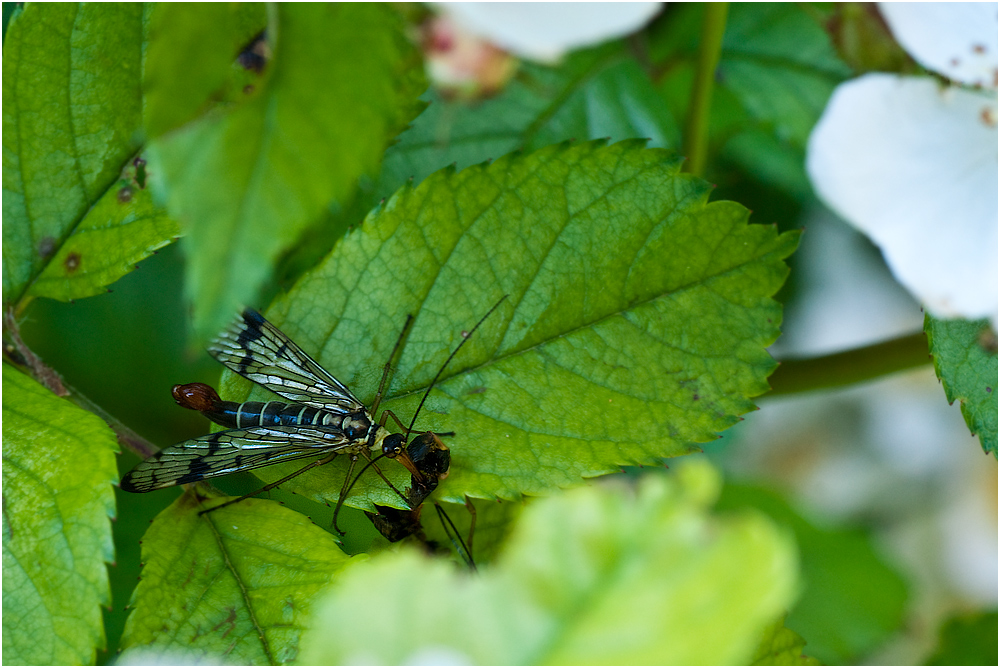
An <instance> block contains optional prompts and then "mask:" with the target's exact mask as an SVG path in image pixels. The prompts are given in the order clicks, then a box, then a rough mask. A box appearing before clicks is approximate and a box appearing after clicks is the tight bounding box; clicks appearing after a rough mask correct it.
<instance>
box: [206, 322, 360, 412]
mask: <svg viewBox="0 0 1000 668" xmlns="http://www.w3.org/2000/svg"><path fill="white" fill-rule="evenodd" d="M208 352H209V354H211V355H212V357H214V358H215V359H217V360H218V361H219V362H221V363H223V364H225V365H226V366H227V367H229V368H230V369H232V370H233V371H235V372H236V373H238V374H240V375H241V376H243V377H244V378H248V379H249V380H252V381H253V382H255V383H257V384H258V385H263V386H264V387H266V388H267V389H269V390H271V391H272V392H274V393H275V394H277V395H279V396H282V397H284V398H285V399H288V400H289V401H291V402H293V403H297V404H305V405H307V406H311V407H313V408H319V409H321V410H325V411H329V412H331V413H351V412H354V411H356V410H359V409H362V408H364V404H362V403H361V402H360V401H358V399H357V398H356V397H355V396H354V395H353V394H351V391H350V390H348V389H347V387H345V386H344V384H343V383H341V382H340V381H339V380H337V379H336V378H334V377H333V376H331V375H330V373H329V372H328V371H327V370H326V369H324V368H323V367H321V366H320V365H319V363H318V362H316V360H314V359H313V358H312V357H310V356H309V355H307V354H306V353H305V352H303V350H302V349H301V348H299V347H298V346H297V345H296V344H295V342H294V341H292V340H291V339H289V338H288V337H287V336H285V335H284V334H283V333H282V332H281V330H279V329H278V328H277V327H275V326H274V325H272V324H271V323H269V322H268V321H267V320H265V319H264V316H262V315H261V314H260V313H257V312H256V311H254V310H253V309H246V310H245V311H243V313H242V315H240V317H238V318H236V320H234V321H233V323H232V324H231V325H230V326H229V328H228V329H227V330H226V331H225V332H223V333H222V334H220V335H219V337H218V338H217V339H216V340H215V341H213V342H212V345H211V346H209V348H208Z"/></svg>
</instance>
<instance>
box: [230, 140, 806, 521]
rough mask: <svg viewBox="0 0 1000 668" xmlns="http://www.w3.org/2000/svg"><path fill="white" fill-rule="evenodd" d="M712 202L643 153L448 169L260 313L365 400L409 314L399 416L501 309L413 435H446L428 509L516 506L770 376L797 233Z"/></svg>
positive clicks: (638, 149) (541, 157)
mask: <svg viewBox="0 0 1000 668" xmlns="http://www.w3.org/2000/svg"><path fill="white" fill-rule="evenodd" d="M709 191H710V188H709V185H708V184H707V183H705V182H704V181H701V180H699V179H697V178H695V177H692V176H690V175H688V174H683V173H681V172H680V161H679V160H678V159H677V158H676V157H674V156H673V155H672V154H669V153H667V152H665V151H662V150H650V149H644V148H642V146H641V142H634V141H633V142H622V143H619V144H615V145H614V146H610V147H605V146H603V145H602V144H601V143H599V142H596V143H588V144H584V145H581V146H573V147H567V146H552V147H549V148H547V149H544V150H542V151H539V152H537V153H535V154H532V155H529V156H519V155H510V156H507V157H504V158H502V159H501V160H498V161H497V162H495V163H493V164H491V165H478V166H475V167H471V168H469V169H466V170H464V171H462V172H460V173H454V172H452V171H450V170H445V171H442V172H439V173H437V174H435V175H434V176H432V177H431V178H429V179H427V180H426V181H424V183H422V184H421V185H420V186H419V187H418V188H416V189H411V188H404V189H403V190H401V191H400V192H398V193H397V194H396V195H394V196H393V197H392V199H390V200H389V201H388V202H387V203H386V204H385V206H383V207H382V208H380V209H379V210H377V211H375V212H373V213H372V214H371V215H370V216H369V217H368V219H367V220H366V222H365V224H364V225H363V226H362V227H361V228H360V229H358V230H356V231H354V232H353V233H350V234H348V235H347V236H346V237H345V238H344V239H343V240H342V241H341V242H340V243H339V244H338V245H337V247H336V248H335V249H334V251H333V253H331V254H330V256H329V257H328V258H327V259H326V261H324V262H323V263H322V264H321V265H320V266H318V267H317V268H316V269H315V270H314V271H313V272H311V273H309V274H307V275H306V276H305V277H304V278H303V279H302V280H301V281H300V282H299V283H298V284H297V285H296V286H295V288H294V289H293V290H291V291H290V292H289V293H288V294H287V295H286V296H285V297H284V298H282V299H281V300H279V301H278V302H276V303H275V305H274V306H273V307H272V309H271V310H270V312H269V314H270V317H271V318H273V320H274V322H275V323H276V324H277V325H278V326H280V327H282V328H283V329H284V331H285V332H286V333H287V334H288V335H289V336H290V337H291V338H292V339H293V340H295V341H296V342H297V343H299V345H300V346H302V347H303V348H304V349H305V350H306V351H307V352H309V353H311V354H313V355H315V356H316V358H317V359H318V360H319V361H320V363H321V364H323V366H324V367H325V368H327V369H328V370H329V371H331V372H332V373H333V374H335V375H336V376H338V377H339V378H340V379H341V380H342V381H344V382H346V383H347V384H348V385H349V387H351V388H352V390H353V391H354V392H355V393H356V395H357V396H358V397H359V398H360V399H361V400H362V401H365V402H366V405H370V404H369V403H367V402H370V401H371V400H372V398H373V396H374V394H375V390H376V386H377V384H378V380H379V370H380V369H381V368H382V366H383V364H384V363H385V362H386V360H387V359H388V358H389V353H390V351H391V350H392V347H393V344H394V343H395V341H396V339H397V337H398V335H399V332H400V330H401V329H402V327H403V324H404V322H405V320H406V316H407V314H413V315H414V316H415V321H414V325H413V329H412V331H411V333H410V334H409V337H408V339H407V342H406V345H405V347H404V349H403V351H402V354H401V357H400V360H399V364H398V367H397V368H396V371H395V375H394V379H393V382H392V385H391V390H390V392H389V394H388V397H389V399H388V401H387V402H385V404H384V407H385V408H389V409H391V410H392V411H393V412H394V413H395V414H397V415H399V416H402V417H405V418H409V417H410V416H412V415H413V412H414V411H415V410H416V408H417V404H418V403H419V401H420V397H421V395H422V393H423V392H424V390H425V389H426V388H427V386H428V385H429V383H430V382H431V379H432V378H433V377H434V375H435V374H436V373H437V372H438V370H439V369H440V368H441V366H442V364H443V363H444V361H445V359H446V358H447V357H448V354H449V351H450V350H453V349H454V348H455V346H456V345H457V344H458V342H459V341H461V340H463V339H462V335H461V332H462V331H463V330H468V329H470V328H471V327H472V325H473V324H474V323H475V322H476V321H477V320H479V319H480V318H481V317H482V316H483V314H484V313H486V311H487V310H488V309H489V308H490V307H491V306H492V305H493V304H494V303H496V302H497V300H498V299H499V298H500V297H501V296H503V295H508V298H507V300H506V301H505V302H504V303H503V304H502V305H501V306H500V308H499V309H498V310H497V312H496V313H494V314H493V315H492V316H491V317H490V318H489V319H488V320H487V321H486V322H485V323H484V325H483V326H482V328H481V329H480V330H479V331H478V332H476V335H475V336H474V337H472V338H471V339H469V340H468V342H467V344H466V345H465V346H464V347H463V349H462V351H461V352H460V354H459V355H458V356H457V357H456V358H455V359H454V360H453V361H452V362H451V364H450V365H449V366H448V368H447V369H446V370H445V372H444V374H443V375H442V376H441V380H440V382H439V383H438V385H437V386H436V387H435V388H434V391H433V392H432V393H431V394H430V396H429V398H428V400H427V403H426V405H425V406H424V409H423V412H422V413H421V414H420V419H419V420H418V422H417V425H416V427H417V429H420V430H426V429H432V430H435V431H441V432H444V431H454V432H456V433H457V435H456V436H455V437H453V438H449V440H448V444H449V446H450V447H451V452H452V474H451V476H450V477H449V478H448V479H447V480H446V481H445V482H444V483H443V484H442V486H441V488H440V498H444V499H448V500H452V501H459V502H461V501H464V497H465V495H469V496H472V497H475V498H502V499H517V498H520V496H521V495H522V494H542V493H546V492H550V491H552V490H554V489H556V488H559V487H566V486H570V485H575V484H579V483H580V482H581V479H582V478H584V477H593V476H598V475H603V474H606V473H610V472H613V471H615V470H617V469H618V468H619V467H620V466H622V465H631V464H657V463H659V462H660V458H661V457H674V456H677V455H682V454H686V453H689V452H692V451H694V450H697V446H696V445H694V443H698V442H706V441H710V440H714V439H716V438H718V436H717V432H718V431H720V430H723V429H726V428H727V427H729V426H731V425H733V424H734V423H735V422H736V421H737V419H738V418H737V417H736V416H737V415H739V414H741V413H745V412H747V411H749V410H752V409H753V403H752V402H751V401H750V400H749V398H748V397H751V396H755V395H758V394H761V393H763V392H765V391H767V389H768V386H767V383H766V380H765V379H766V377H767V375H768V374H769V373H771V372H772V371H773V369H774V367H775V363H774V361H773V360H772V359H771V357H770V356H769V355H768V354H767V352H766V351H765V348H766V346H768V345H769V344H770V343H772V342H773V341H774V339H775V338H776V337H777V336H778V326H779V324H780V322H781V309H780V306H779V305H778V304H777V303H775V302H774V301H773V300H772V299H771V298H770V295H772V294H773V293H774V291H775V290H777V288H778V287H779V286H780V285H781V283H782V281H783V280H784V278H785V275H786V274H787V267H786V266H785V264H784V262H782V259H783V258H785V257H786V256H788V255H789V254H790V253H791V252H792V251H793V250H794V248H795V244H796V243H797V238H798V236H797V234H785V235H778V234H777V233H776V231H775V229H774V228H773V227H769V226H768V227H765V226H759V225H747V224H746V220H747V211H746V209H744V208H743V207H741V206H740V205H738V204H736V203H734V202H716V203H713V204H708V203H707V202H706V199H707V197H708V193H709ZM230 382H232V381H227V380H226V379H225V378H224V381H223V386H224V388H225V389H226V391H227V392H228V394H229V396H231V397H239V398H245V397H246V396H247V388H248V383H237V384H236V385H229V383H230ZM258 392H260V394H257V395H255V396H265V395H264V394H263V391H262V390H258ZM341 459H345V458H341ZM294 469H295V465H294V464H293V465H290V466H275V467H270V468H268V469H263V470H261V474H262V477H265V479H268V478H270V479H277V477H279V476H280V475H285V474H287V473H289V472H290V471H292V470H294ZM385 469H386V472H387V474H388V475H390V476H392V477H393V479H394V480H395V482H397V483H399V484H400V485H405V484H406V481H407V480H408V477H407V476H402V473H401V472H402V470H403V469H402V467H400V466H396V465H388V466H386V467H385ZM344 475H345V473H344V467H343V466H340V465H339V462H337V461H335V462H333V463H332V464H331V465H330V466H325V467H322V468H321V469H318V470H316V471H313V472H310V473H309V474H306V475H302V476H300V477H298V478H296V479H294V480H293V481H291V482H290V483H288V485H289V488H290V489H294V490H295V491H296V492H297V493H300V494H303V495H306V496H309V497H311V498H315V499H325V500H328V501H330V500H335V499H336V498H337V493H338V490H339V489H340V488H341V485H342V481H343V479H344ZM355 491H356V492H357V493H358V494H359V496H360V497H361V498H359V499H358V500H354V501H352V504H359V505H361V506H362V507H368V506H367V504H368V503H369V502H371V501H375V502H378V503H383V504H390V505H391V504H396V505H399V503H400V501H399V499H398V498H396V497H395V496H394V495H393V494H391V493H390V492H389V491H388V490H387V488H386V486H385V485H384V483H382V482H381V481H380V480H379V479H378V478H377V477H375V476H370V477H369V478H366V479H363V480H362V482H361V483H360V484H359V485H357V486H356V487H355Z"/></svg>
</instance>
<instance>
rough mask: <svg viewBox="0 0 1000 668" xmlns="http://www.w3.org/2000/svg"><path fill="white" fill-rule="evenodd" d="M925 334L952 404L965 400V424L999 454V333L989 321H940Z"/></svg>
mask: <svg viewBox="0 0 1000 668" xmlns="http://www.w3.org/2000/svg"><path fill="white" fill-rule="evenodd" d="M924 333H926V334H927V344H928V345H929V346H930V351H931V357H933V358H934V371H935V373H937V377H938V378H940V379H941V384H942V385H943V386H944V394H945V396H946V397H948V403H953V402H954V401H955V400H956V399H957V400H958V401H959V402H960V403H961V406H962V415H963V416H964V417H965V424H967V425H969V429H970V430H972V433H973V435H977V436H979V442H980V444H982V446H983V450H984V451H985V452H987V453H990V452H992V453H993V456H994V457H996V456H997V405H998V403H997V335H996V333H995V332H994V331H993V330H992V328H991V327H990V323H989V321H988V320H940V319H938V318H935V317H933V316H931V315H930V314H928V315H927V316H926V317H925V318H924Z"/></svg>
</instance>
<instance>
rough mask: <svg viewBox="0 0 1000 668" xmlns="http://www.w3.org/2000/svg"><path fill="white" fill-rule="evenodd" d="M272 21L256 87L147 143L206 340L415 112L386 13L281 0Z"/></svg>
mask: <svg viewBox="0 0 1000 668" xmlns="http://www.w3.org/2000/svg"><path fill="white" fill-rule="evenodd" d="M277 19H278V22H277V25H276V26H273V27H272V30H271V38H272V39H273V40H274V59H273V62H272V63H270V64H269V66H268V74H267V78H266V81H265V83H264V84H263V85H262V87H261V90H259V91H258V92H257V93H255V94H254V95H253V96H252V97H251V98H250V99H248V101H247V102H245V103H244V104H242V105H239V106H238V107H236V108H235V109H233V110H232V111H230V112H229V113H217V114H212V115H210V116H208V117H206V118H203V119H201V120H199V121H197V122H195V123H191V124H189V125H187V126H185V127H184V128H182V129H180V130H179V131H177V132H173V133H170V134H169V135H165V136H164V137H162V138H161V139H159V140H157V141H156V142H155V143H154V144H153V145H151V147H150V163H151V170H150V171H151V174H152V176H153V183H154V187H155V188H157V190H158V192H159V193H160V194H162V196H163V198H164V201H165V202H166V203H167V207H168V209H169V210H170V212H171V214H172V215H174V216H176V217H177V218H178V219H179V220H180V221H181V222H182V223H184V224H185V226H186V229H187V231H188V232H189V234H190V239H191V245H190V255H189V274H188V276H189V282H188V290H189V294H190V295H191V296H192V298H193V301H194V304H195V326H196V329H197V330H198V332H199V334H200V335H201V336H202V338H208V336H210V335H212V334H214V333H215V332H217V331H218V330H219V329H221V327H222V326H223V325H224V324H225V322H226V319H227V317H228V314H229V313H231V312H232V311H233V310H234V309H235V308H236V307H237V305H239V304H241V303H244V302H248V301H251V300H252V299H254V298H255V297H256V292H257V290H258V289H259V288H260V286H261V284H262V283H263V281H264V280H266V279H267V278H268V277H269V276H270V273H271V268H272V266H273V264H274V262H275V260H276V259H277V257H278V256H279V255H280V254H281V253H283V252H284V251H286V250H288V248H289V247H290V246H291V245H292V244H293V243H294V242H296V241H298V240H299V237H300V236H301V235H302V232H303V231H304V230H305V229H306V227H307V226H308V225H310V224H311V223H312V222H314V220H315V219H316V218H317V217H318V216H319V214H320V213H321V211H322V210H323V209H324V207H326V206H327V205H328V204H329V203H330V202H331V201H332V200H336V199H338V198H342V197H344V196H345V195H347V194H348V193H349V192H350V189H351V188H352V187H353V185H354V183H355V181H356V180H357V179H358V177H359V176H361V175H362V174H365V173H370V172H372V171H374V169H375V167H376V166H377V164H378V161H379V159H380V157H381V155H382V153H383V151H384V150H385V147H386V145H387V144H388V143H389V142H390V140H391V139H392V138H393V137H394V136H395V135H397V134H398V133H399V132H400V131H401V130H402V128H403V127H405V125H406V123H407V122H409V121H410V120H411V119H412V118H413V117H414V116H415V115H416V113H417V111H418V110H419V105H418V104H417V102H416V99H417V96H418V95H419V94H420V92H421V91H422V81H421V80H420V78H419V76H417V75H415V74H414V72H419V70H417V69H415V68H414V65H415V63H416V60H415V53H414V51H413V49H412V47H411V46H410V45H409V43H408V42H407V41H406V39H405V37H404V36H403V34H402V26H401V25H400V22H399V21H398V18H397V17H395V16H394V14H393V12H392V10H391V9H388V8H386V7H383V6H379V5H371V4H363V3H362V4H350V3H345V4H325V5H320V4H315V5H307V4H300V5H295V4H289V5H282V6H280V7H279V8H278V10H277Z"/></svg>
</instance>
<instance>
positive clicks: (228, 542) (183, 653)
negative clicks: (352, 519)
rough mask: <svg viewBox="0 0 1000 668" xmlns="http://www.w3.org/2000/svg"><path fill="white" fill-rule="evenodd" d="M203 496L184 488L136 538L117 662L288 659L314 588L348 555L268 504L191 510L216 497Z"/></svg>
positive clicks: (308, 525)
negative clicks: (137, 563) (137, 555)
mask: <svg viewBox="0 0 1000 668" xmlns="http://www.w3.org/2000/svg"><path fill="white" fill-rule="evenodd" d="M206 494H207V492H206V491H205V490H204V489H201V488H198V487H196V488H192V489H189V490H188V491H187V492H186V493H185V494H184V495H182V496H181V497H180V498H179V499H177V501H175V502H174V503H173V504H172V505H171V506H170V507H169V508H167V509H166V510H164V511H163V512H162V513H160V514H159V515H158V516H157V518H156V520H155V521H154V522H153V524H152V525H151V526H150V527H149V530H148V531H147V532H146V535H145V536H144V537H143V541H142V556H143V561H144V568H143V571H142V581H141V582H140V583H139V586H138V587H136V589H135V593H134V595H133V598H132V606H133V607H134V611H133V612H132V614H131V615H130V616H129V618H128V621H127V622H126V624H125V632H124V634H123V636H122V647H123V648H127V650H126V652H125V653H124V654H123V655H122V657H121V658H120V659H119V661H120V662H125V663H127V662H135V661H151V660H155V661H157V662H159V663H164V662H165V663H190V662H192V661H194V662H199V663H204V662H206V661H209V662H225V663H232V664H241V665H246V664H268V665H273V664H285V663H289V662H291V661H292V660H294V659H295V657H296V655H297V653H298V646H299V636H300V634H301V633H302V630H303V623H304V620H305V619H306V615H307V614H308V613H309V610H310V605H311V601H312V599H313V597H314V595H315V594H316V592H317V591H318V590H319V589H320V588H321V587H323V586H325V585H326V584H327V582H329V580H330V577H331V575H333V574H334V573H336V572H337V571H338V570H340V569H341V568H342V567H343V566H344V565H345V564H346V563H348V562H349V561H351V558H350V557H348V556H347V555H345V554H344V553H343V552H341V551H340V549H339V548H338V547H337V544H336V542H335V541H334V539H333V537H332V536H331V535H330V534H328V533H327V532H325V531H323V530H322V529H320V528H319V527H317V526H315V525H314V524H312V523H311V522H310V521H309V520H308V519H307V518H306V517H304V516H302V515H299V514H298V513H295V512H292V511H290V510H288V509H286V508H282V507H281V506H279V505H278V504H276V503H272V502H270V501H258V500H253V499H251V500H246V501H242V502H240V503H238V504H235V505H233V506H229V507H227V508H224V509H221V510H218V511H216V512H212V513H208V514H205V515H199V514H198V512H199V510H203V509H204V508H206V507H207V505H206V504H204V503H203V502H204V501H206V500H208V499H213V500H214V498H215V497H213V496H207V495H206ZM208 505H213V504H208ZM214 505H217V504H214Z"/></svg>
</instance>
